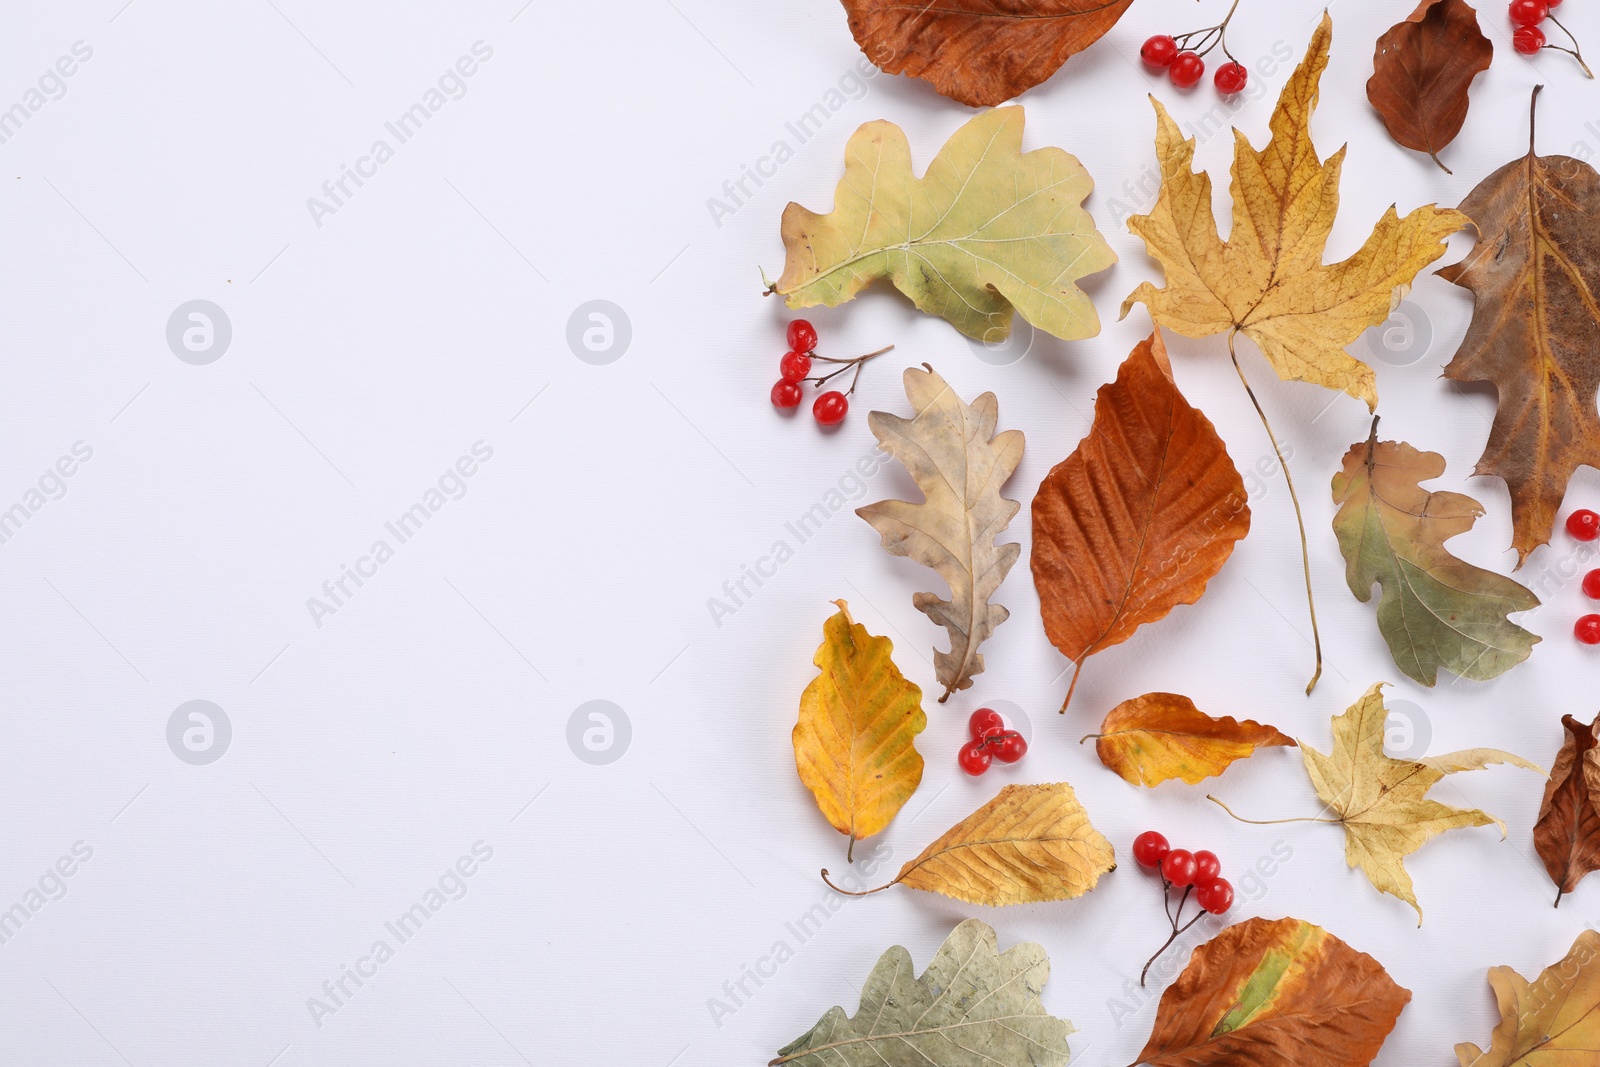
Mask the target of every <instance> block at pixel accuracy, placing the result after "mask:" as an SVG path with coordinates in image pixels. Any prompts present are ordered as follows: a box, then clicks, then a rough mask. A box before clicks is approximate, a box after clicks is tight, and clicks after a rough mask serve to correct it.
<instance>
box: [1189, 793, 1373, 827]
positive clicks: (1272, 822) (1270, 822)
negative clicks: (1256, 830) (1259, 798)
mask: <svg viewBox="0 0 1600 1067" xmlns="http://www.w3.org/2000/svg"><path fill="white" fill-rule="evenodd" d="M1206 799H1207V800H1209V801H1211V803H1213V804H1215V805H1216V806H1217V807H1219V808H1221V809H1222V810H1223V811H1225V812H1227V813H1228V814H1229V815H1232V816H1233V817H1234V818H1235V819H1237V820H1238V821H1239V822H1247V823H1249V824H1250V825H1251V826H1277V825H1278V824H1280V823H1286V822H1325V823H1328V824H1330V825H1332V826H1338V825H1340V824H1341V823H1343V822H1344V820H1343V819H1323V818H1320V817H1314V816H1310V815H1297V816H1295V817H1294V818H1292V819H1246V818H1245V817H1244V816H1242V815H1234V813H1233V809H1232V808H1230V807H1228V805H1226V804H1224V803H1223V802H1222V801H1220V800H1218V799H1217V798H1216V797H1214V796H1212V795H1211V794H1210V793H1207V794H1206Z"/></svg>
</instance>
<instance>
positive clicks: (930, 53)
mask: <svg viewBox="0 0 1600 1067" xmlns="http://www.w3.org/2000/svg"><path fill="white" fill-rule="evenodd" d="M1132 3H1133V0H940V2H938V3H927V4H917V3H904V2H902V0H844V8H845V11H846V12H848V13H849V15H850V32H851V33H852V34H854V35H855V39H856V43H857V44H858V45H860V46H861V50H862V51H863V52H865V53H866V54H867V57H868V58H869V59H871V60H872V61H873V62H874V63H876V64H877V65H878V66H879V67H880V68H882V69H883V70H886V71H888V72H889V73H890V74H909V75H911V76H912V77H913V78H921V79H922V80H923V81H925V82H927V83H928V84H929V85H932V86H933V87H934V88H935V89H937V90H938V91H939V92H941V93H943V94H944V95H945V96H948V97H950V99H952V100H959V101H960V102H961V103H963V104H970V105H971V106H973V107H992V106H993V105H995V104H1003V103H1005V102H1006V101H1007V100H1010V99H1011V98H1012V97H1014V96H1017V95H1019V94H1020V93H1022V92H1024V91H1025V90H1028V89H1032V88H1033V87H1034V86H1035V85H1038V84H1039V83H1040V82H1042V81H1044V80H1045V79H1046V78H1048V77H1050V75H1052V74H1054V73H1055V72H1056V71H1057V70H1059V69H1060V67H1061V64H1063V63H1065V62H1066V61H1067V60H1068V59H1069V58H1071V57H1072V56H1074V55H1076V54H1077V53H1079V52H1081V51H1083V50H1084V49H1085V48H1088V47H1089V46H1090V45H1091V44H1094V42H1096V41H1098V40H1099V39H1100V38H1101V36H1103V35H1104V34H1105V32H1106V31H1107V30H1109V29H1111V27H1113V26H1115V25H1116V24H1117V20H1118V19H1120V18H1121V17H1122V13H1123V12H1125V11H1127V10H1128V5H1130V4H1132Z"/></svg>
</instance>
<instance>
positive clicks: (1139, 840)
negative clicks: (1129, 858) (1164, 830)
mask: <svg viewBox="0 0 1600 1067" xmlns="http://www.w3.org/2000/svg"><path fill="white" fill-rule="evenodd" d="M1171 851H1172V848H1171V846H1170V845H1168V844H1167V839H1166V838H1165V837H1163V836H1162V835H1160V834H1158V833H1156V832H1155V831H1154V830H1146V831H1145V832H1144V833H1142V834H1140V835H1139V836H1138V837H1136V838H1134V839H1133V858H1134V859H1136V860H1138V861H1139V866H1141V867H1159V866H1161V861H1162V860H1164V859H1166V858H1167V853H1168V852H1171Z"/></svg>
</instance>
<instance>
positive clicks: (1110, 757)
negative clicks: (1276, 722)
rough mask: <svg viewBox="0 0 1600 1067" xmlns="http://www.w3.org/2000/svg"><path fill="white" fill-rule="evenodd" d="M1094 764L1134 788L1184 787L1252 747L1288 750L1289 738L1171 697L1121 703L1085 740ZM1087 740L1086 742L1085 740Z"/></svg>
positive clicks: (1218, 771) (1149, 696)
mask: <svg viewBox="0 0 1600 1067" xmlns="http://www.w3.org/2000/svg"><path fill="white" fill-rule="evenodd" d="M1091 736H1093V737H1095V738H1097V740H1096V741H1095V743H1094V748H1095V754H1096V755H1098V756H1099V757H1100V762H1101V763H1103V764H1105V765H1106V766H1107V767H1109V768H1111V770H1113V771H1115V772H1117V774H1118V775H1119V776H1121V777H1122V779H1123V780H1124V781H1127V782H1131V783H1133V784H1134V785H1148V786H1154V785H1159V784H1160V783H1162V782H1165V781H1167V780H1169V779H1172V778H1181V779H1183V780H1184V781H1185V782H1188V783H1189V784H1190V785H1193V784H1195V783H1196V782H1198V781H1200V780H1201V779H1202V778H1209V777H1211V776H1212V775H1215V774H1221V773H1222V772H1223V771H1225V770H1227V769H1228V768H1229V767H1230V766H1232V765H1233V763H1234V761H1235V760H1242V759H1245V758H1247V757H1249V756H1250V755H1252V754H1253V753H1254V752H1255V750H1256V749H1257V748H1261V747H1268V746H1274V745H1277V746H1288V747H1293V746H1294V744H1295V740H1294V738H1292V737H1290V736H1288V735H1287V734H1284V733H1282V732H1280V731H1279V730H1277V729H1275V728H1273V727H1271V726H1263V725H1262V724H1261V723H1258V722H1254V721H1252V720H1250V719H1246V720H1244V721H1243V722H1240V721H1238V720H1237V719H1233V718H1221V719H1214V718H1212V717H1211V716H1210V715H1207V714H1206V713H1205V712H1203V711H1201V710H1200V709H1199V708H1197V707H1195V706H1194V701H1192V700H1190V699H1189V698H1188V697H1186V696H1181V695H1179V694H1177V693H1146V694H1145V695H1144V696H1141V697H1134V698H1133V699H1132V700H1124V701H1123V702H1122V703H1120V704H1118V705H1117V706H1116V707H1114V708H1112V709H1111V711H1110V712H1109V713H1108V714H1107V715H1106V721H1105V722H1104V723H1102V724H1101V726H1100V732H1099V733H1098V734H1094V735H1091ZM1085 740H1087V738H1085Z"/></svg>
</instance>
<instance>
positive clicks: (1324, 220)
mask: <svg viewBox="0 0 1600 1067" xmlns="http://www.w3.org/2000/svg"><path fill="white" fill-rule="evenodd" d="M1332 38H1333V21H1332V20H1331V19H1330V18H1329V17H1328V16H1327V15H1326V14H1324V15H1323V17H1322V23H1321V25H1320V26H1318V27H1317V31H1316V33H1315V34H1314V35H1313V36H1312V38H1311V45H1310V47H1309V48H1308V49H1307V51H1306V57H1305V59H1304V60H1302V61H1301V63H1300V66H1299V67H1298V68H1296V70H1295V72H1294V75H1293V77H1291V78H1290V79H1289V82H1288V84H1287V85H1285V86H1284V88H1283V93H1282V94H1281V95H1280V96H1279V98H1278V106H1277V108H1276V109H1275V110H1274V111H1273V113H1272V122H1271V128H1272V138H1271V140H1269V141H1268V142H1267V147H1266V148H1265V149H1264V150H1262V151H1260V152H1258V151H1256V150H1255V149H1254V148H1253V147H1251V145H1250V142H1249V141H1248V140H1246V138H1245V137H1244V135H1243V134H1241V133H1239V132H1238V131H1237V130H1235V131H1234V153H1233V169H1232V174H1233V182H1232V185H1231V186H1230V191H1231V193H1232V196H1233V205H1234V211H1233V231H1232V233H1231V234H1230V235H1229V238H1228V240H1227V241H1226V242H1224V241H1223V240H1222V238H1221V237H1220V236H1219V235H1218V232H1217V224H1216V219H1215V217H1214V216H1213V215H1212V211H1211V178H1210V176H1209V175H1208V174H1206V173H1205V172H1204V171H1200V172H1196V171H1195V170H1194V168H1193V164H1194V150H1195V142H1194V139H1193V138H1190V139H1188V140H1185V139H1184V138H1183V136H1182V134H1181V133H1179V131H1178V125H1177V123H1175V122H1173V120H1172V116H1170V115H1168V114H1167V110H1166V108H1164V107H1162V106H1161V103H1160V101H1158V100H1156V99H1155V98H1154V97H1151V102H1152V103H1154V104H1155V108H1156V120H1157V125H1156V156H1157V158H1158V160H1159V162H1160V164H1161V195H1160V197H1159V198H1158V200H1157V201H1156V206H1155V208H1154V209H1153V210H1152V211H1151V212H1150V214H1148V215H1136V216H1134V217H1132V218H1130V219H1129V220H1128V228H1129V229H1131V230H1132V231H1133V232H1134V233H1135V234H1137V235H1138V236H1140V237H1141V238H1143V239H1144V243H1145V247H1146V248H1147V249H1148V250H1149V253H1150V255H1152V256H1153V257H1155V259H1156V260H1157V261H1159V262H1160V264H1161V266H1162V268H1163V269H1164V270H1165V272H1166V282H1167V284H1166V288H1163V289H1157V288H1156V287H1155V286H1153V285H1151V284H1150V283H1149V282H1145V283H1143V284H1142V285H1140V286H1139V287H1138V288H1137V289H1135V290H1134V291H1133V293H1132V295H1130V296H1129V297H1128V299H1127V300H1125V301H1124V302H1123V305H1122V314H1123V315H1124V316H1126V315H1127V314H1128V311H1129V309H1130V308H1132V306H1133V305H1134V304H1135V303H1138V302H1142V303H1144V304H1145V305H1146V306H1147V307H1148V308H1149V309H1150V316H1151V318H1153V319H1155V321H1156V322H1157V323H1158V324H1160V325H1162V326H1165V327H1167V328H1168V329H1169V330H1172V331H1174V332H1175V333H1180V334H1182V335H1184V336H1185V337H1210V336H1212V335H1213V334H1218V333H1223V332H1225V331H1226V332H1228V334H1229V339H1230V342H1231V340H1232V335H1233V334H1235V333H1242V334H1244V335H1245V336H1246V337H1248V338H1250V339H1251V340H1252V341H1254V342H1255V343H1256V345H1257V347H1259V348H1260V349H1261V351H1262V353H1263V354H1264V355H1265V356H1266V357H1267V359H1268V361H1269V362H1271V364H1272V367H1273V369H1274V370H1275V371H1277V373H1278V377H1280V378H1283V379H1284V380H1286V381H1303V382H1313V383H1315V384H1317V385H1322V386H1326V387H1327V388H1330V389H1340V390H1343V391H1344V392H1346V393H1349V394H1350V395H1351V396H1354V397H1359V398H1361V399H1362V400H1365V401H1366V402H1367V406H1368V408H1376V407H1377V404H1378V389H1377V383H1376V379H1375V377H1374V375H1373V373H1372V368H1371V367H1369V366H1367V365H1366V364H1365V363H1362V362H1361V361H1360V360H1358V359H1356V358H1354V357H1353V356H1351V355H1349V353H1347V352H1346V351H1345V346H1346V345H1348V344H1350V343H1351V342H1352V341H1354V340H1355V339H1356V338H1357V337H1359V336H1360V335H1361V333H1362V332H1363V331H1364V330H1366V329H1367V328H1368V327H1370V326H1376V325H1377V324H1378V323H1380V322H1382V321H1384V319H1385V318H1387V317H1388V315H1389V312H1390V310H1391V309H1392V308H1393V307H1394V306H1395V304H1396V303H1398V298H1399V296H1400V295H1402V294H1403V293H1404V291H1405V289H1406V287H1407V286H1408V285H1410V283H1411V280H1412V279H1413V278H1414V277H1416V274H1417V272H1418V271H1419V270H1421V269H1422V268H1423V267H1425V266H1427V265H1428V264H1429V263H1432V262H1433V261H1434V260H1436V259H1438V258H1439V257H1440V256H1441V255H1443V254H1444V251H1445V244H1444V238H1446V237H1448V236H1449V235H1450V234H1452V233H1454V232H1455V231H1457V230H1459V229H1461V228H1462V227H1463V226H1465V225H1466V224H1467V223H1468V221H1469V220H1468V219H1467V217H1466V216H1465V215H1463V214H1461V213H1460V212H1458V211H1452V210H1449V209H1447V208H1440V207H1436V206H1434V205H1431V204H1430V205H1428V206H1427V207H1421V208H1418V209H1416V210H1415V211H1413V212H1411V213H1410V214H1408V215H1407V216H1406V217H1405V218H1403V219H1402V218H1400V217H1399V216H1398V214H1397V213H1396V211H1395V209H1394V208H1393V207H1390V208H1389V210H1388V211H1387V212H1386V213H1385V214H1384V216H1383V218H1382V219H1381V220H1379V222H1378V225H1377V226H1376V228H1374V229H1373V231H1372V234H1371V236H1369V237H1368V238H1367V241H1366V244H1364V245H1362V247H1361V249H1360V250H1359V251H1357V252H1356V253H1355V254H1354V255H1353V256H1351V257H1350V258H1349V259H1346V260H1344V261H1343V262H1340V263H1334V264H1324V263H1323V262H1322V256H1323V252H1324V250H1325V249H1326V247H1327V243H1328V235H1329V234H1330V233H1331V232H1332V231H1333V223H1334V217H1335V215H1336V214H1337V212H1338V209H1339V175H1340V171H1341V169H1342V168H1343V165H1344V154H1345V149H1343V148H1341V149H1339V151H1337V152H1335V153H1334V154H1333V156H1332V157H1330V158H1329V159H1328V160H1327V161H1326V162H1322V161H1319V160H1318V158H1317V153H1316V147H1315V146H1314V145H1313V144H1312V143H1311V113H1312V112H1313V111H1314V110H1315V109H1316V104H1317V89H1318V85H1319V83H1320V82H1321V80H1322V72H1323V70H1324V69H1325V68H1326V67H1327V65H1328V45H1329V43H1330V41H1331V40H1332Z"/></svg>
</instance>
